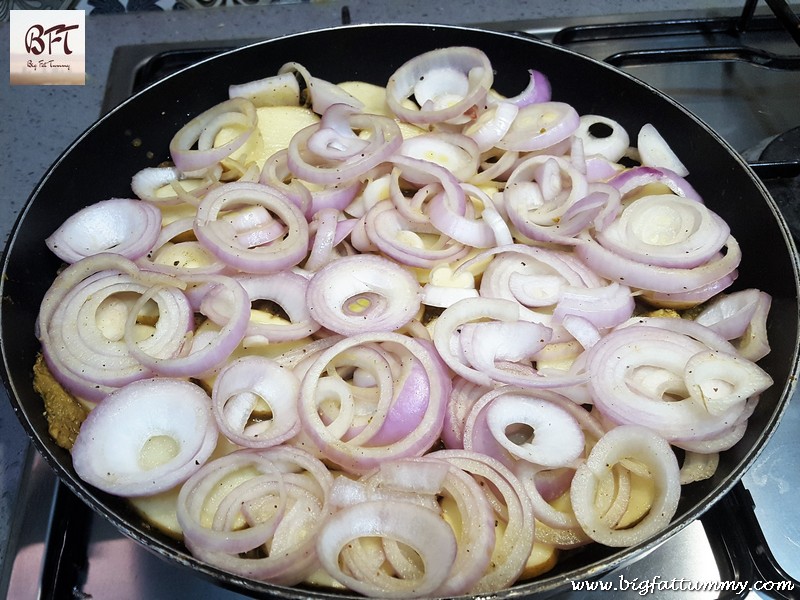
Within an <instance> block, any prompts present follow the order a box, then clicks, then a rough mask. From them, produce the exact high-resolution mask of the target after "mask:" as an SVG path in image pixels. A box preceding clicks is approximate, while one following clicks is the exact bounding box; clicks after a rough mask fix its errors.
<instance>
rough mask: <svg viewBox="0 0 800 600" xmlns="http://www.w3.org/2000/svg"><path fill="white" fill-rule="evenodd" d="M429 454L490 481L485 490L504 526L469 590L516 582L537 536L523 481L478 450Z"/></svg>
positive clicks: (485, 590) (475, 591) (478, 591)
mask: <svg viewBox="0 0 800 600" xmlns="http://www.w3.org/2000/svg"><path fill="white" fill-rule="evenodd" d="M428 456H429V457H430V458H440V459H444V460H446V461H448V462H450V463H451V464H453V465H454V466H456V467H458V468H459V469H462V470H464V471H466V472H467V473H470V474H471V475H473V477H477V478H478V479H479V480H484V481H486V482H488V483H489V485H488V486H485V487H484V493H486V494H487V497H488V498H489V502H491V503H492V505H493V506H494V508H495V518H496V519H497V520H498V521H502V522H503V523H504V525H505V527H504V529H503V533H502V535H499V536H497V541H496V543H495V546H494V549H493V551H492V560H491V562H490V563H489V568H488V570H487V571H486V572H485V573H484V574H483V576H482V577H481V578H480V579H479V580H478V582H477V583H476V584H475V585H474V586H473V587H472V589H471V590H470V593H472V594H485V593H492V592H496V591H498V590H501V589H503V588H506V587H508V586H509V585H511V584H513V583H514V582H515V581H516V580H517V578H518V577H519V576H520V574H521V573H522V570H523V568H524V567H525V563H526V561H527V560H528V558H529V557H530V554H531V549H532V548H533V538H534V515H533V509H532V507H531V503H530V500H529V499H528V495H527V494H526V493H525V490H524V489H523V487H522V483H521V482H520V481H519V479H517V477H516V476H515V475H514V474H513V473H512V472H511V471H510V470H508V469H507V468H506V467H504V466H503V465H502V464H501V463H500V462H498V461H496V460H494V459H492V458H490V457H488V456H483V455H481V454H478V453H476V452H468V451H466V450H437V451H435V452H431V453H430V454H429V455H428Z"/></svg>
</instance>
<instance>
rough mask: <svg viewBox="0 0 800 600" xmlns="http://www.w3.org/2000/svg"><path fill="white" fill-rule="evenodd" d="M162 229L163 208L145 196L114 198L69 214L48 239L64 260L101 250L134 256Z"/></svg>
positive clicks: (141, 253) (128, 256)
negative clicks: (149, 201)
mask: <svg viewBox="0 0 800 600" xmlns="http://www.w3.org/2000/svg"><path fill="white" fill-rule="evenodd" d="M160 232H161V211H160V210H158V209H157V208H156V207H155V206H151V205H150V204H147V203H146V202H142V201H141V200H130V199H127V198H112V199H110V200H103V201H101V202H97V203H95V204H92V205H90V206H87V207H86V208H84V209H82V210H80V211H78V212H77V213H75V214H73V215H72V216H71V217H69V218H68V219H67V220H66V221H64V223H62V224H61V226H60V227H59V228H58V229H56V230H55V232H53V234H51V235H50V237H48V238H47V239H46V240H45V244H47V247H48V248H50V250H51V251H52V252H53V254H55V255H56V256H58V257H59V258H60V259H61V260H63V261H64V262H67V263H74V262H77V261H79V260H81V259H82V258H86V257H87V256H90V255H92V254H99V253H101V252H114V253H116V254H121V255H122V256H124V257H126V258H130V259H131V260H136V259H137V258H140V257H142V256H144V255H145V254H147V252H148V251H149V250H150V248H152V247H153V244H155V242H156V239H157V238H158V235H159V233H160Z"/></svg>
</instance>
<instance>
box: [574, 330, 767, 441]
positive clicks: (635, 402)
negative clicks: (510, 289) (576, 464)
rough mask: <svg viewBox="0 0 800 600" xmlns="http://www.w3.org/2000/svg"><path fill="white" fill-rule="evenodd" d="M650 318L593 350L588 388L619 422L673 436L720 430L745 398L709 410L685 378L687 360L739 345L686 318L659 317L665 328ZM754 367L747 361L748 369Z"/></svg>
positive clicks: (692, 437) (609, 337)
mask: <svg viewBox="0 0 800 600" xmlns="http://www.w3.org/2000/svg"><path fill="white" fill-rule="evenodd" d="M649 321H650V320H649V319H639V320H637V324H631V325H627V326H625V327H621V328H617V329H615V330H614V331H612V332H611V333H609V334H607V335H605V336H604V337H603V338H602V339H601V340H600V341H599V342H598V343H597V344H595V345H594V346H592V348H591V349H590V350H589V351H588V354H587V360H586V369H587V371H588V372H589V373H591V374H592V377H591V378H590V379H589V389H590V390H591V393H592V398H593V400H594V403H595V406H596V407H597V408H598V409H599V410H600V411H601V412H602V413H603V414H604V415H605V416H606V417H608V418H610V419H611V420H612V421H614V422H616V423H620V424H637V425H642V426H645V427H650V428H651V429H653V430H654V431H657V432H658V433H659V434H660V435H662V436H663V437H665V438H666V439H667V440H670V441H672V440H675V441H677V440H685V441H689V440H699V439H704V438H711V437H715V436H718V435H720V434H721V433H722V432H723V431H725V430H726V429H727V428H728V427H730V425H731V424H732V423H735V422H737V421H738V419H739V418H740V417H741V415H742V413H743V411H744V408H745V403H744V402H736V403H734V404H732V405H727V406H726V407H725V408H724V410H720V411H719V413H718V414H711V413H709V411H708V410H707V408H706V407H705V406H703V404H702V403H701V402H698V401H696V400H695V399H694V398H692V395H691V393H690V390H689V384H688V383H687V382H686V380H685V377H686V371H687V365H688V364H689V363H690V359H691V358H692V357H693V356H695V355H697V354H698V353H704V352H707V351H708V350H709V348H711V349H712V350H715V351H719V350H722V351H723V352H726V348H728V349H729V350H727V352H732V353H735V350H734V349H733V347H732V346H730V345H729V344H727V342H725V341H724V340H720V341H721V342H722V344H717V343H714V341H713V340H714V339H719V338H717V336H715V335H714V334H713V332H710V331H708V332H703V331H698V330H703V329H704V328H703V327H702V326H701V325H697V324H694V323H691V322H688V321H687V322H686V323H683V319H661V320H657V321H662V322H663V321H666V323H663V327H664V328H662V327H661V326H659V324H656V323H652V324H649V325H648V323H649ZM687 325H689V326H690V331H691V332H692V333H694V334H695V335H694V336H693V335H691V334H688V335H687V333H684V332H682V331H681V326H683V328H684V331H686V326H687ZM701 335H702V339H703V340H708V341H709V342H711V343H712V344H714V345H712V346H709V345H707V344H706V343H705V342H704V341H700V340H699V339H698V337H697V336H701ZM741 360H742V361H744V360H745V359H741ZM726 364H728V363H726ZM741 364H742V365H743V366H744V365H745V364H747V363H741ZM751 364H752V363H751ZM753 367H755V365H753ZM755 368H756V369H757V367H755ZM751 370H752V368H750V367H749V365H748V368H747V369H746V370H745V371H744V372H745V373H748V374H749V373H750V371H751ZM731 376H732V377H734V375H731ZM745 377H747V376H745ZM665 378H666V379H665ZM736 379H738V377H735V379H734V380H736ZM759 381H761V379H760V378H759ZM665 383H666V385H664V384H665ZM763 383H764V384H767V381H766V380H764V381H763Z"/></svg>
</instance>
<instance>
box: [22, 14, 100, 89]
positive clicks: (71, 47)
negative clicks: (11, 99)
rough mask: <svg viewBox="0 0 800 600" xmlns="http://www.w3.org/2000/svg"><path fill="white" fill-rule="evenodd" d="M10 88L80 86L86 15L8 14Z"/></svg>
mask: <svg viewBox="0 0 800 600" xmlns="http://www.w3.org/2000/svg"><path fill="white" fill-rule="evenodd" d="M10 17H11V19H10V25H11V35H10V61H9V62H10V69H11V73H10V76H11V85H83V84H84V83H85V82H86V66H85V65H86V13H85V12H84V11H82V10H12V11H10Z"/></svg>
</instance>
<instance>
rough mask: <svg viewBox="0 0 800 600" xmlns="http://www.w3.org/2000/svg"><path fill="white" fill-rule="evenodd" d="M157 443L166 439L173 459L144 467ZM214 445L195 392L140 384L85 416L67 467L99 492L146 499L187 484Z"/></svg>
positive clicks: (203, 397)
mask: <svg viewBox="0 0 800 600" xmlns="http://www.w3.org/2000/svg"><path fill="white" fill-rule="evenodd" d="M156 438H170V440H171V441H170V446H172V448H171V449H174V455H172V456H167V460H163V462H162V461H158V464H155V465H149V464H147V463H146V461H145V459H144V457H143V455H144V453H146V452H147V450H146V446H147V445H148V443H151V442H153V441H154V440H156ZM216 442H217V428H216V426H215V424H214V419H213V417H212V415H211V406H210V399H209V398H208V395H207V394H206V393H205V392H204V391H203V390H202V389H201V388H200V387H198V386H196V385H194V384H192V383H189V382H187V381H182V380H174V379H161V378H159V379H145V380H141V381H137V382H134V383H131V384H129V385H127V386H125V387H123V388H120V389H119V390H117V391H115V392H113V393H111V394H110V395H109V396H107V397H106V399H105V400H104V401H103V402H102V403H100V404H98V405H97V407H96V408H95V409H94V410H92V411H91V412H90V413H89V415H88V417H87V418H86V420H85V421H84V423H83V425H82V426H81V431H80V433H79V434H78V437H77V439H76V440H75V445H74V446H73V448H72V464H73V465H74V467H75V471H76V472H77V473H78V476H79V477H80V478H81V479H83V480H84V481H86V482H87V483H89V484H91V485H93V486H95V487H98V488H100V489H101V490H103V491H106V492H108V493H111V494H115V495H117V496H146V495H151V494H156V493H158V492H162V491H165V490H168V489H170V488H172V487H174V486H176V485H178V484H179V483H181V482H183V481H185V480H186V479H188V478H189V477H190V476H191V475H192V474H193V473H194V472H196V471H197V470H198V469H199V468H200V467H201V466H202V465H203V463H205V462H206V460H207V459H208V457H209V456H210V455H211V452H212V451H213V450H214V447H215V446H216ZM159 458H162V459H163V456H160V457H159Z"/></svg>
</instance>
